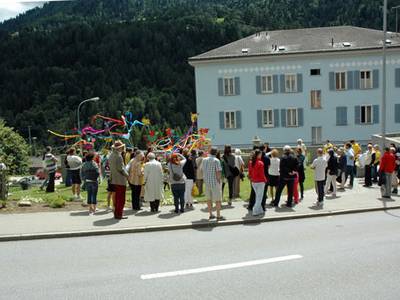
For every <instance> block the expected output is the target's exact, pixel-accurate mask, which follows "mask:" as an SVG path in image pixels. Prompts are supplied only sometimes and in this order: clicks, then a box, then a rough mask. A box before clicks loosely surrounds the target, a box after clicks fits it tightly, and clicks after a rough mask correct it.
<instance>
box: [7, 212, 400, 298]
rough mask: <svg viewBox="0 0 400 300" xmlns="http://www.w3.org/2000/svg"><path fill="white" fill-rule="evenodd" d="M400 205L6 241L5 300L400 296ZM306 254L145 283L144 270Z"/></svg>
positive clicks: (202, 265) (177, 268)
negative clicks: (204, 225) (216, 224)
mask: <svg viewBox="0 0 400 300" xmlns="http://www.w3.org/2000/svg"><path fill="white" fill-rule="evenodd" d="M399 228H400V211H398V210H394V211H390V212H376V213H365V214H357V215H343V216H335V217H323V218H315V219H302V220H291V221H282V222H274V223H261V224H259V225H248V226H243V225H242V226H229V227H216V228H211V227H210V228H205V229H199V230H193V229H189V230H180V231H171V232H154V233H139V234H125V235H114V236H99V237H82V238H70V239H52V240H37V241H18V242H4V243H1V244H0V266H1V269H0V270H1V272H0V291H1V292H0V299H353V300H354V299H399V297H400V296H399V295H400V275H399V268H400V234H399ZM288 255H299V256H301V258H299V259H294V260H288V261H282V262H272V263H268V264H260V265H255V266H244V267H240V268H235V269H229V268H228V269H225V270H220V271H210V272H204V273H198V274H191V275H182V276H174V277H167V278H158V279H148V280H143V279H142V278H141V276H142V275H148V274H154V273H163V272H171V271H181V270H188V269H193V268H203V267H212V266H218V265H225V264H232V263H241V262H248V261H254V260H263V259H269V258H276V257H282V256H288Z"/></svg>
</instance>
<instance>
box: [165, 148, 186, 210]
mask: <svg viewBox="0 0 400 300" xmlns="http://www.w3.org/2000/svg"><path fill="white" fill-rule="evenodd" d="M185 163H186V158H185V157H184V156H183V155H181V154H179V153H173V154H172V155H171V158H170V162H169V165H168V170H169V181H170V183H171V190H172V195H173V196H174V205H175V213H179V211H180V212H181V213H183V212H184V211H185V209H184V207H185V179H186V177H185V174H183V166H184V165H185ZM179 206H180V208H179Z"/></svg>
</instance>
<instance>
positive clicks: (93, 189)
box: [81, 152, 100, 216]
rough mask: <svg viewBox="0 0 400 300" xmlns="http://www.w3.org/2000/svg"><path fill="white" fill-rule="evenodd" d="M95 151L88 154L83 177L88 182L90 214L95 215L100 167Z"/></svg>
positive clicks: (82, 172) (82, 173)
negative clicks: (96, 161) (95, 158)
mask: <svg viewBox="0 0 400 300" xmlns="http://www.w3.org/2000/svg"><path fill="white" fill-rule="evenodd" d="M93 158H94V153H92V152H90V153H88V154H87V155H86V159H85V162H84V163H83V165H82V169H81V177H82V179H83V180H84V182H85V183H86V191H87V203H88V205H89V215H91V216H93V215H94V213H95V212H96V205H97V191H98V188H99V183H98V179H99V175H100V172H99V167H98V165H97V164H96V163H95V162H94V161H93Z"/></svg>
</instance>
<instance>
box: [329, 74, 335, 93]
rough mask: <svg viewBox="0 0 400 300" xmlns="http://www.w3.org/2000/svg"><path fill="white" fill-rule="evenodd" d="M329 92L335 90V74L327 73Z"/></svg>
mask: <svg viewBox="0 0 400 300" xmlns="http://www.w3.org/2000/svg"><path fill="white" fill-rule="evenodd" d="M329 90H331V91H334V90H335V72H329Z"/></svg>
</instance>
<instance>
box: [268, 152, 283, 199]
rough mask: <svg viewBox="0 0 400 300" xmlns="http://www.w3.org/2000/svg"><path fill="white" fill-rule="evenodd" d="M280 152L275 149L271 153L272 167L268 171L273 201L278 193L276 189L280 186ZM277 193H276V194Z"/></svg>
mask: <svg viewBox="0 0 400 300" xmlns="http://www.w3.org/2000/svg"><path fill="white" fill-rule="evenodd" d="M280 161H281V160H280V159H279V152H278V150H277V149H273V150H272V151H271V165H270V166H269V169H268V175H269V183H268V185H269V192H270V194H271V199H275V197H274V194H275V193H276V189H277V188H278V185H279V164H280ZM274 191H275V192H274Z"/></svg>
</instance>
